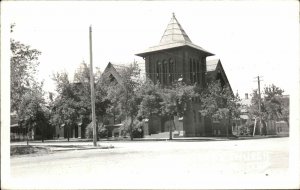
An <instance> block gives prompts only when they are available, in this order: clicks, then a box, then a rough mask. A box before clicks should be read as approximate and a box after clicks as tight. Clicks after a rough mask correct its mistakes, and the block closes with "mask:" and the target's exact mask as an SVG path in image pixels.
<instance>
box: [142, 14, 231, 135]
mask: <svg viewBox="0 0 300 190" xmlns="http://www.w3.org/2000/svg"><path fill="white" fill-rule="evenodd" d="M136 55H137V56H140V57H143V59H144V60H145V69H146V75H147V76H148V78H150V79H151V80H152V81H153V82H154V83H157V82H159V83H160V84H162V85H163V86H167V85H171V84H172V83H173V82H174V81H178V79H182V81H183V82H184V83H185V84H190V85H193V84H195V83H197V85H199V86H200V87H202V88H205V87H206V84H207V82H209V81H211V80H220V81H221V84H222V85H224V84H227V85H229V86H230V84H229V81H228V79H227V77H226V74H225V71H224V69H223V67H222V65H221V62H220V60H212V61H206V58H207V57H209V56H213V55H214V54H213V53H211V52H209V51H207V50H205V49H203V48H202V47H200V46H197V45H195V44H194V43H193V42H192V41H191V40H190V38H189V37H188V35H187V34H186V32H185V31H184V30H183V28H182V26H181V25H180V24H179V22H178V20H177V19H176V17H175V15H174V13H173V15H172V18H171V20H170V22H169V24H168V26H167V28H166V30H165V32H164V34H163V36H162V38H161V40H160V43H159V44H158V45H156V46H153V47H150V48H148V49H146V50H145V51H143V52H141V53H138V54H136ZM199 107H200V103H199V101H198V100H194V101H193V102H192V103H191V104H189V105H187V110H186V113H185V114H184V116H183V118H175V125H176V129H175V135H178V136H210V135H224V134H226V127H222V125H229V123H228V122H224V121H222V122H218V121H211V120H210V119H209V118H206V117H203V116H201V114H200V112H199ZM170 125H171V121H168V120H166V119H164V118H161V117H158V116H156V117H152V118H149V121H148V127H147V129H145V131H144V133H145V134H148V135H153V134H159V133H164V132H167V131H168V129H169V126H170Z"/></svg>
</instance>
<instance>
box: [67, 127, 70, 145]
mask: <svg viewBox="0 0 300 190" xmlns="http://www.w3.org/2000/svg"><path fill="white" fill-rule="evenodd" d="M67 137H68V142H70V126H68V127H67Z"/></svg>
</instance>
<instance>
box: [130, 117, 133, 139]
mask: <svg viewBox="0 0 300 190" xmlns="http://www.w3.org/2000/svg"><path fill="white" fill-rule="evenodd" d="M132 123H133V119H132V116H131V117H130V124H129V133H130V140H133V134H132Z"/></svg>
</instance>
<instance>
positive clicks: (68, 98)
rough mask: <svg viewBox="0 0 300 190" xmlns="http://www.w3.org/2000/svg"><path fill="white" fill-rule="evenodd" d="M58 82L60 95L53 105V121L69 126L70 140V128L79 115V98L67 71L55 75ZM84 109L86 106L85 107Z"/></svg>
mask: <svg viewBox="0 0 300 190" xmlns="http://www.w3.org/2000/svg"><path fill="white" fill-rule="evenodd" d="M53 80H54V81H55V82H56V83H57V85H56V91H57V93H58V96H57V97H56V99H55V100H54V102H53V105H52V123H53V124H55V125H59V126H64V127H66V128H67V137H68V141H69V138H70V134H69V133H70V128H71V127H72V126H73V125H75V124H76V122H77V121H78V117H79V112H78V108H79V109H81V108H80V103H79V98H78V97H77V96H76V94H75V92H74V91H75V90H74V88H73V86H72V84H71V83H70V81H69V79H68V74H67V73H57V74H55V75H54V76H53ZM83 109H84V108H83Z"/></svg>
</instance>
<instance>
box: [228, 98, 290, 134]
mask: <svg viewBox="0 0 300 190" xmlns="http://www.w3.org/2000/svg"><path fill="white" fill-rule="evenodd" d="M280 100H281V102H282V107H283V108H284V109H287V110H288V109H289V95H282V96H281V97H280ZM240 103H241V115H240V118H239V119H238V120H236V121H235V125H234V126H233V129H232V130H233V133H234V134H236V135H253V130H254V126H255V121H256V122H257V123H256V129H255V135H260V134H261V133H262V131H261V129H260V126H259V120H258V119H257V120H255V118H253V116H251V114H250V113H249V108H250V106H251V98H249V95H248V93H246V94H245V97H244V98H242V99H241V102H240ZM288 121H289V119H288V118H283V117H282V118H281V119H279V120H277V121H272V120H269V121H264V122H263V126H264V129H265V130H266V131H265V132H266V134H267V135H285V136H286V135H289V123H288ZM246 131H248V132H246Z"/></svg>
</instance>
